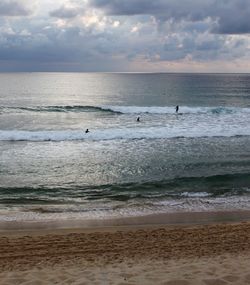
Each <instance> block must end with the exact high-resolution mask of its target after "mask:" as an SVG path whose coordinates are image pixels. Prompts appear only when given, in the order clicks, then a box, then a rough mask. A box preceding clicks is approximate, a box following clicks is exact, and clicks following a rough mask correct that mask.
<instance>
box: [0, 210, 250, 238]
mask: <svg viewBox="0 0 250 285" xmlns="http://www.w3.org/2000/svg"><path fill="white" fill-rule="evenodd" d="M246 221H250V210H249V211H247V210H243V211H238V210H237V211H210V212H175V213H159V214H158V213H157V214H149V215H144V216H134V217H123V218H121V217H118V218H105V219H85V220H84V219H81V220H79V219H75V220H48V221H22V222H20V221H0V236H1V235H4V234H15V233H16V234H17V233H20V234H21V233H22V232H36V231H37V232H40V233H42V232H43V231H44V232H49V231H51V230H53V231H54V230H57V231H60V230H66V231H74V230H80V229H81V230H97V231H99V230H102V228H103V229H105V228H114V229H115V228H118V229H120V228H123V227H131V228H132V227H135V228H136V227H145V226H154V227H157V226H158V227H159V226H164V227H165V226H191V225H206V224H215V223H235V222H236V223H237V222H246Z"/></svg>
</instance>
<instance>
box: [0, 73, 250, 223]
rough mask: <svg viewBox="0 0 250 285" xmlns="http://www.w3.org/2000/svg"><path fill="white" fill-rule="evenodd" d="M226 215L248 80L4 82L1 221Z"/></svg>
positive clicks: (247, 123) (242, 147) (243, 142)
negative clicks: (161, 214) (214, 212)
mask: <svg viewBox="0 0 250 285" xmlns="http://www.w3.org/2000/svg"><path fill="white" fill-rule="evenodd" d="M177 105H178V106H179V111H178V113H176V109H175V107H176V106H177ZM138 117H139V118H140V121H139V122H138V121H137V118H138ZM86 129H88V130H89V132H88V133H86V132H85V131H86ZM232 210H237V211H238V210H240V211H241V210H250V74H180V73H178V74H171V73H1V74H0V221H4V222H8V221H10V222H11V221H16V222H18V221H48V220H74V219H76V220H85V219H109V218H123V217H137V216H145V215H150V214H157V213H180V212H182V213H183V212H208V211H232Z"/></svg>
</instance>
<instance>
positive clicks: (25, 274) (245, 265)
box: [0, 222, 250, 285]
mask: <svg viewBox="0 0 250 285" xmlns="http://www.w3.org/2000/svg"><path fill="white" fill-rule="evenodd" d="M0 256H1V258H0V272H1V273H0V280H1V284H26V285H28V284H120V285H121V284H168V285H174V284H177V285H188V284H190V285H191V284H205V285H207V284H208V285H209V284H215V285H220V284H236V285H237V284H250V271H249V264H250V222H237V223H233V222H221V223H209V224H203V225H187V224H185V226H183V225H164V226H163V225H141V226H139V225H138V226H135V225H133V226H131V225H130V226H123V227H122V226H121V227H99V228H95V227H93V228H88V229H76V228H75V229H55V230H26V231H5V232H4V231H3V232H2V233H1V235H0Z"/></svg>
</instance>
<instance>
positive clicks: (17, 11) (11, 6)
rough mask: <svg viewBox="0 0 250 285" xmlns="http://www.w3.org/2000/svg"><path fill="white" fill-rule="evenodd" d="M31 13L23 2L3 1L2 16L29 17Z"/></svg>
mask: <svg viewBox="0 0 250 285" xmlns="http://www.w3.org/2000/svg"><path fill="white" fill-rule="evenodd" d="M30 14H31V11H30V10H29V9H28V8H27V7H25V6H24V5H23V4H22V3H21V2H18V1H11V0H1V2H0V16H28V15H30Z"/></svg>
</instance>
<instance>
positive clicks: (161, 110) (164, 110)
mask: <svg viewBox="0 0 250 285" xmlns="http://www.w3.org/2000/svg"><path fill="white" fill-rule="evenodd" d="M99 107H100V108H101V109H103V110H112V111H114V112H120V113H123V114H140V113H149V114H173V113H175V106H164V107H159V106H151V107H147V106H145V107H141V106H114V105H104V106H99ZM179 113H183V114H207V113H215V114H216V113H218V114H220V113H221V114H225V113H229V114H230V113H250V108H240V107H221V106H215V107H188V106H179Z"/></svg>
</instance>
